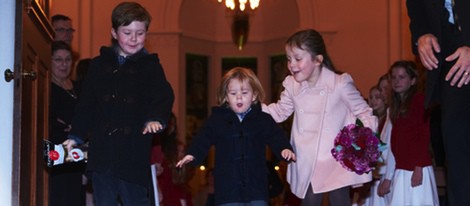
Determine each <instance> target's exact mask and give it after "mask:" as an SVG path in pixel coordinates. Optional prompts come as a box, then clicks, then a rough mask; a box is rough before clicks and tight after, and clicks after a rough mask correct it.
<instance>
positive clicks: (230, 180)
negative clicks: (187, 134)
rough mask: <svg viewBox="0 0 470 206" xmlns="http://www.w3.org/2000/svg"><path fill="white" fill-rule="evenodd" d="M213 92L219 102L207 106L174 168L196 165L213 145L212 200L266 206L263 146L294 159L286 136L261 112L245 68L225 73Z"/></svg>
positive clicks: (255, 84)
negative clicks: (208, 112) (209, 110)
mask: <svg viewBox="0 0 470 206" xmlns="http://www.w3.org/2000/svg"><path fill="white" fill-rule="evenodd" d="M217 96H218V101H219V104H220V105H221V106H219V107H215V108H213V110H212V115H211V116H210V117H209V119H208V120H207V121H206V122H205V124H204V126H203V127H202V129H201V130H200V131H199V132H198V134H197V135H196V137H195V138H194V139H193V142H192V143H191V145H190V146H189V148H188V150H187V151H188V152H187V155H186V156H185V157H184V158H183V159H182V160H180V161H179V162H178V163H177V167H182V166H183V165H184V164H186V163H188V162H191V161H193V162H192V164H194V165H197V164H200V163H202V161H203V160H204V158H205V156H206V155H207V152H208V151H209V148H210V146H212V145H214V146H215V167H214V172H213V174H214V183H215V186H214V196H215V204H216V205H224V204H238V203H243V204H244V205H250V206H267V203H268V199H269V194H268V170H267V167H266V145H269V146H270V148H271V150H272V151H273V153H274V154H276V155H277V156H278V157H279V158H281V157H282V158H283V159H285V160H295V154H294V153H293V152H292V147H291V145H290V144H289V140H288V138H287V137H286V136H285V133H284V131H283V130H282V129H281V128H280V127H279V126H278V125H277V124H276V122H274V120H273V119H272V118H271V116H270V115H269V114H266V113H263V112H262V111H261V105H260V101H261V100H262V99H263V97H264V91H263V89H262V87H261V84H260V82H259V80H258V79H257V77H256V75H255V74H254V73H253V72H252V71H251V70H249V69H246V68H240V67H237V68H234V69H232V70H230V71H228V72H227V74H225V76H224V78H223V80H222V84H221V86H220V87H219V92H218V95H217Z"/></svg>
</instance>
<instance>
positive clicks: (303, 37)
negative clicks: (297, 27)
mask: <svg viewBox="0 0 470 206" xmlns="http://www.w3.org/2000/svg"><path fill="white" fill-rule="evenodd" d="M286 45H287V46H289V47H297V48H299V49H302V50H305V51H307V52H308V53H310V55H311V57H312V59H315V56H316V55H322V56H323V62H322V65H325V66H326V68H328V69H329V70H331V71H334V72H337V73H338V71H337V70H336V68H335V66H334V65H333V62H332V61H331V58H330V56H329V55H328V52H327V51H326V46H325V42H324V41H323V37H322V36H321V34H320V33H318V32H317V31H315V30H313V29H306V30H301V31H298V32H296V33H294V34H293V35H292V36H290V37H289V38H288V39H287V41H286Z"/></svg>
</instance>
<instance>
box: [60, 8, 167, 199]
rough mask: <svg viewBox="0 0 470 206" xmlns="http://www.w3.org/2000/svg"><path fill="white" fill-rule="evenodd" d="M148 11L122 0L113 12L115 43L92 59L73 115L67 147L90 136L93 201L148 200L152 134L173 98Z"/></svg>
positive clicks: (163, 121) (164, 119)
mask: <svg viewBox="0 0 470 206" xmlns="http://www.w3.org/2000/svg"><path fill="white" fill-rule="evenodd" d="M150 19H151V18H150V15H149V13H148V12H147V11H146V9H145V8H143V7H142V6H141V5H139V4H137V3H134V2H123V3H121V4H119V5H118V6H117V7H115V8H114V10H113V13H112V27H113V28H112V30H111V34H112V37H113V45H112V46H111V47H102V48H101V50H100V55H99V56H98V57H96V58H94V59H93V60H92V61H91V64H90V69H89V73H88V75H87V76H86V78H85V80H84V83H83V84H84V85H83V90H82V94H81V99H80V101H79V103H78V105H77V110H76V116H75V117H74V119H73V121H72V130H71V132H70V135H69V139H68V140H66V141H65V142H64V144H65V145H66V146H67V148H68V149H70V148H71V147H72V146H73V145H76V144H80V143H82V142H83V140H84V138H85V137H89V141H90V143H89V145H90V147H89V152H88V153H89V155H88V163H87V171H88V172H89V174H90V177H91V178H92V181H93V193H94V194H93V197H94V201H95V205H98V206H99V205H111V204H117V201H119V200H120V201H121V202H122V204H123V205H133V206H134V205H150V198H149V194H150V192H151V191H150V187H151V185H150V183H151V179H150V177H151V176H150V151H151V146H152V134H151V133H156V132H159V131H162V130H163V128H164V126H165V124H166V123H167V121H168V119H169V117H170V114H171V109H172V105H173V101H174V94H173V90H172V88H171V86H170V84H169V83H168V81H167V80H166V77H165V74H164V72H163V68H162V66H161V65H160V62H159V59H158V56H157V55H156V54H149V53H148V52H147V51H146V50H145V48H144V43H145V38H146V34H147V30H148V26H149V24H150Z"/></svg>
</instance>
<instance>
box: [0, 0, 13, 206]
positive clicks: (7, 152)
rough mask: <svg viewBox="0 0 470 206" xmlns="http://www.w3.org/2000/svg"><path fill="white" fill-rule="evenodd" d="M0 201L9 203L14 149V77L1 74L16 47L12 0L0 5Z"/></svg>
mask: <svg viewBox="0 0 470 206" xmlns="http://www.w3.org/2000/svg"><path fill="white" fill-rule="evenodd" d="M0 14H2V18H0V28H2V37H1V38H0V45H2V46H1V48H2V52H0V76H1V78H0V157H1V162H2V163H1V164H0V205H11V201H12V199H11V197H12V190H11V188H12V185H11V184H12V179H11V178H12V162H13V159H12V153H13V150H12V148H13V145H12V142H13V83H14V82H13V81H11V82H6V81H5V79H4V77H3V74H4V72H5V70H6V69H7V68H9V69H10V70H13V65H14V53H15V52H14V48H15V0H4V1H2V5H1V6H0Z"/></svg>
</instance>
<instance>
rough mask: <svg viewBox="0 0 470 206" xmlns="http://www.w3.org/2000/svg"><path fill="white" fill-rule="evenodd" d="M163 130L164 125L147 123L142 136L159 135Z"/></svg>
mask: <svg viewBox="0 0 470 206" xmlns="http://www.w3.org/2000/svg"><path fill="white" fill-rule="evenodd" d="M162 129H163V125H162V124H160V122H157V121H152V122H147V124H146V125H145V128H144V131H143V132H142V134H147V133H157V132H158V131H160V130H162Z"/></svg>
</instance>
